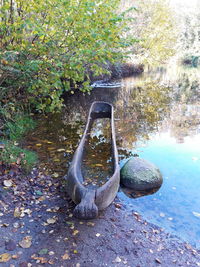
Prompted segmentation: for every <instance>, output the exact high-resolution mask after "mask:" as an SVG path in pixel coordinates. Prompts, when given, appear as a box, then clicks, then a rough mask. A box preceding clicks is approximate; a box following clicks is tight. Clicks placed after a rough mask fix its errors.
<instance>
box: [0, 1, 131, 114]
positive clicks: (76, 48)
mask: <svg viewBox="0 0 200 267" xmlns="http://www.w3.org/2000/svg"><path fill="white" fill-rule="evenodd" d="M119 2H120V0H96V1H93V0H77V1H75V0H68V1H66V0H47V1H42V0H30V1H22V0H12V1H10V0H4V1H2V2H1V4H0V5H1V9H0V36H1V38H0V76H1V79H0V89H1V96H0V97H1V98H0V100H1V99H3V100H4V101H6V100H5V99H8V98H10V99H11V98H13V97H15V98H16V97H17V98H19V99H20V100H21V101H23V103H24V104H27V105H28V104H29V103H31V104H32V105H33V106H36V108H37V109H38V110H47V111H55V110H57V109H60V108H61V106H62V100H61V98H60V97H61V95H62V93H63V92H65V91H71V92H72V93H73V92H74V90H76V89H79V90H81V91H83V92H86V91H89V90H90V87H89V81H90V74H91V73H93V75H99V74H102V73H104V72H106V71H105V68H103V67H102V66H103V64H106V63H107V62H111V63H113V62H116V61H119V60H121V59H122V57H123V52H122V50H123V48H125V47H128V46H130V44H131V43H132V41H133V39H131V38H129V37H127V38H124V37H123V36H122V32H123V31H125V30H126V23H127V20H129V19H130V18H126V12H123V13H122V14H118V13H119V12H117V7H118V4H119Z"/></svg>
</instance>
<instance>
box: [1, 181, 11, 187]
mask: <svg viewBox="0 0 200 267" xmlns="http://www.w3.org/2000/svg"><path fill="white" fill-rule="evenodd" d="M12 184H13V183H12V180H4V181H3V185H4V186H6V187H11V186H12Z"/></svg>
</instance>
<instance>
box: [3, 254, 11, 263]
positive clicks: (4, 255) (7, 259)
mask: <svg viewBox="0 0 200 267" xmlns="http://www.w3.org/2000/svg"><path fill="white" fill-rule="evenodd" d="M10 259H11V255H10V254H9V253H3V254H1V255H0V262H7V261H9V260H10Z"/></svg>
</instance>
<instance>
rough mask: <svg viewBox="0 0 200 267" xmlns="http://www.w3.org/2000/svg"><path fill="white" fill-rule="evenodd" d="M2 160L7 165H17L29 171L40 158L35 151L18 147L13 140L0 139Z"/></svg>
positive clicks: (0, 159) (16, 166) (0, 157)
mask: <svg viewBox="0 0 200 267" xmlns="http://www.w3.org/2000/svg"><path fill="white" fill-rule="evenodd" d="M0 144H1V145H0V162H2V164H4V165H6V166H7V167H15V168H19V169H22V170H24V171H25V172H26V173H27V172H29V171H30V170H31V169H32V168H33V166H34V165H35V164H36V162H37V160H38V158H37V154H36V153H35V152H32V151H29V150H27V149H22V148H20V147H18V145H16V144H15V143H14V142H12V141H5V140H1V141H0Z"/></svg>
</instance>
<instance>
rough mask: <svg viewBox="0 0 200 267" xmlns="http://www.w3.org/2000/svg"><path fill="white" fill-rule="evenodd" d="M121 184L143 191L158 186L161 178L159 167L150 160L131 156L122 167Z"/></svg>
mask: <svg viewBox="0 0 200 267" xmlns="http://www.w3.org/2000/svg"><path fill="white" fill-rule="evenodd" d="M120 175H121V177H120V179H121V184H122V185H123V186H125V187H128V188H131V189H134V190H137V191H145V190H151V189H155V188H159V187H160V186H161V185H162V182H163V179H162V174H161V172H160V171H159V169H158V168H157V167H156V166H155V165H154V164H152V163H151V162H149V161H147V160H145V159H141V158H138V157H133V158H131V159H129V160H128V161H127V162H126V164H125V165H124V166H123V167H122V169H121V172H120Z"/></svg>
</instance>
